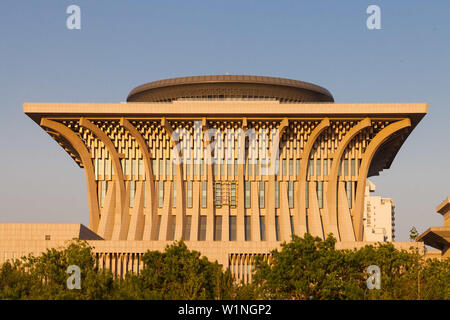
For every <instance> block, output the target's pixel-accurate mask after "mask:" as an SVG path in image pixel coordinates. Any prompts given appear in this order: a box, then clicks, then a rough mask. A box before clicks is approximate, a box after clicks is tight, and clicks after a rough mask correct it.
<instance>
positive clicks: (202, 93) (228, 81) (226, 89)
mask: <svg viewBox="0 0 450 320" xmlns="http://www.w3.org/2000/svg"><path fill="white" fill-rule="evenodd" d="M208 98H211V99H224V98H236V99H274V100H278V101H280V102H334V99H333V96H332V95H331V93H330V92H329V91H328V90H327V89H325V88H322V87H319V86H317V85H315V84H312V83H308V82H303V81H298V80H291V79H284V78H274V77H262V76H248V75H210V76H194V77H182V78H172V79H165V80H159V81H154V82H149V83H146V84H143V85H141V86H139V87H136V88H134V89H133V90H131V92H130V93H129V94H128V97H127V102H170V101H174V100H178V99H208Z"/></svg>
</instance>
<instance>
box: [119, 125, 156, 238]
mask: <svg viewBox="0 0 450 320" xmlns="http://www.w3.org/2000/svg"><path fill="white" fill-rule="evenodd" d="M120 125H121V126H122V127H124V128H125V129H126V130H127V131H128V132H129V133H130V135H131V136H132V137H133V138H134V139H135V140H136V143H137V144H138V146H139V150H141V153H142V156H143V158H144V168H145V191H146V192H148V195H147V198H146V200H147V201H146V203H145V207H146V208H147V210H148V213H149V214H148V215H146V216H145V220H144V223H145V224H146V225H148V226H149V228H148V230H154V228H152V227H151V226H152V225H153V224H155V223H156V216H155V213H156V210H155V209H156V208H155V202H154V200H155V199H156V195H155V184H154V181H155V177H154V175H153V169H152V166H151V159H152V154H151V153H150V151H149V149H148V145H147V142H146V141H145V139H144V137H143V136H142V135H141V134H140V132H139V131H138V130H137V129H136V127H135V126H133V125H132V124H131V123H130V122H129V121H128V120H126V119H125V118H120ZM144 210H145V209H144ZM144 210H142V211H138V212H137V215H138V217H137V220H139V221H140V218H141V215H143V214H144V212H143V211H144ZM136 227H137V229H136V232H137V233H141V232H140V230H141V229H143V228H144V226H143V225H142V226H140V225H137V226H136ZM131 236H132V238H136V237H135V236H134V235H131ZM147 237H148V239H145V240H151V239H153V237H154V235H152V234H150V235H147ZM128 238H130V235H128ZM136 240H142V239H136Z"/></svg>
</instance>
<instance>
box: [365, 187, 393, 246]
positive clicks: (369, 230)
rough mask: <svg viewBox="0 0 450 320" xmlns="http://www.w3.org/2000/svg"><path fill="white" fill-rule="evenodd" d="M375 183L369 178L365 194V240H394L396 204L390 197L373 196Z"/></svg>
mask: <svg viewBox="0 0 450 320" xmlns="http://www.w3.org/2000/svg"><path fill="white" fill-rule="evenodd" d="M374 191H375V185H374V184H373V183H372V182H370V181H369V180H367V184H366V191H365V196H364V238H365V239H364V240H365V241H377V242H385V241H394V240H395V235H394V233H395V216H394V214H395V212H394V209H395V206H394V201H393V200H392V199H389V198H382V197H379V196H371V195H370V193H371V192H374Z"/></svg>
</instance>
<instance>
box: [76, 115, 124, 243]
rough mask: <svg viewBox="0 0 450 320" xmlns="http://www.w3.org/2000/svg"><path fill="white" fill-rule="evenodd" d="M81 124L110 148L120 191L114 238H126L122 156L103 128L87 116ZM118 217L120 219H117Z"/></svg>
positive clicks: (117, 201) (116, 203)
mask: <svg viewBox="0 0 450 320" xmlns="http://www.w3.org/2000/svg"><path fill="white" fill-rule="evenodd" d="M80 126H82V127H84V128H86V129H88V130H90V131H91V132H92V133H93V134H94V135H95V136H96V137H97V138H98V139H99V140H101V141H102V142H103V144H104V145H105V147H106V148H107V149H108V151H109V154H110V156H111V158H112V163H113V166H114V177H115V180H116V188H117V189H116V190H117V191H116V192H118V197H116V201H115V208H116V209H115V212H116V213H115V218H114V228H113V234H112V240H125V239H126V237H127V232H128V225H127V223H128V217H127V216H126V215H127V214H128V212H127V211H128V210H126V209H127V206H126V205H125V201H126V191H125V179H124V176H123V171H122V165H121V163H120V157H119V154H118V153H117V150H116V148H115V147H114V144H113V143H112V141H111V139H110V138H109V137H108V136H107V135H106V133H105V132H103V130H101V129H100V128H99V127H97V126H96V125H95V124H93V123H92V122H91V121H89V120H87V119H86V118H83V117H82V118H80ZM117 218H118V219H117ZM117 220H119V221H117Z"/></svg>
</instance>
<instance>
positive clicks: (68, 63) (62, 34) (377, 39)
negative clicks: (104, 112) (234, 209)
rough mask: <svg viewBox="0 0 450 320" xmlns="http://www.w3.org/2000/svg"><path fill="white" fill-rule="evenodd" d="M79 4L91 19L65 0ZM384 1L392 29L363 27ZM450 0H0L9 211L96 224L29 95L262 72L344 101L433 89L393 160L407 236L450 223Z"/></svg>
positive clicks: (5, 214)
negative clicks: (76, 22)
mask: <svg viewBox="0 0 450 320" xmlns="http://www.w3.org/2000/svg"><path fill="white" fill-rule="evenodd" d="M71 4H76V5H79V6H80V7H81V19H82V22H81V27H82V29H81V30H68V29H67V28H66V19H67V17H68V14H66V8H67V7H68V6H69V5H71ZM370 4H376V5H379V6H380V7H381V25H382V30H372V31H371V30H368V29H367V28H366V19H367V16H368V15H367V14H366V8H367V7H368V5H370ZM449 13H450V2H449V1H447V0H442V1H412V0H410V1H376V0H373V1H363V0H354V1H349V0H348V1H336V0H330V1H298V0H297V1H261V0H259V1H256V0H254V1H245V0H241V1H206V0H205V1H137V0H135V1H94V0H89V1H87V0H86V1H76V0H73V1H62V0H54V1H17V0H16V1H12V0H11V1H10V0H2V1H1V2H0V103H1V108H2V113H1V117H0V150H1V152H2V156H1V157H0V168H1V173H2V175H1V179H0V215H1V216H0V221H2V222H10V221H17V222H30V221H34V222H81V223H84V224H86V225H87V224H88V208H87V195H86V187H85V176H84V173H83V171H82V169H80V168H79V167H78V166H77V165H76V164H75V163H74V162H73V161H72V160H71V159H70V157H69V156H68V155H67V154H66V153H65V152H64V151H63V150H62V149H61V148H60V147H59V146H58V145H57V144H56V143H55V142H54V141H52V140H51V139H50V137H49V136H48V135H47V134H46V133H45V132H44V131H43V130H42V129H40V128H39V127H38V126H37V125H36V124H35V123H34V122H33V121H32V120H31V119H29V118H28V117H27V116H25V115H24V114H23V111H22V104H23V102H120V101H124V100H125V98H126V96H127V94H128V92H129V91H130V90H131V89H132V88H133V87H135V86H137V85H139V84H142V83H144V82H148V81H153V80H158V79H163V78H169V77H175V76H188V75H202V74H225V73H227V72H228V73H229V74H257V75H267V76H278V77H287V78H292V79H298V80H303V81H308V82H313V83H316V84H318V85H321V86H324V87H326V88H327V89H329V90H330V91H331V92H332V94H333V95H334V97H335V100H336V102H339V103H346V102H427V103H429V114H428V115H427V116H426V117H425V118H424V119H423V120H422V122H421V123H420V125H419V126H418V127H417V128H416V129H415V130H414V132H413V133H412V134H411V135H410V136H409V138H408V140H407V141H406V143H405V144H404V145H403V147H402V149H401V151H400V152H399V153H398V155H397V157H396V159H395V160H394V162H393V164H392V166H391V168H390V170H385V171H384V172H382V173H381V175H380V176H379V177H376V178H374V179H372V181H373V182H374V183H375V184H376V185H377V194H378V195H382V196H385V197H392V198H393V199H394V201H395V203H396V212H397V215H396V224H397V236H398V239H399V240H407V238H408V232H409V229H410V228H411V226H413V225H414V226H416V227H417V228H418V230H419V231H420V232H422V231H424V230H425V229H426V228H428V227H430V226H438V225H442V223H443V219H442V217H441V216H440V215H438V214H436V213H435V207H436V205H437V204H439V203H440V202H441V201H442V200H443V199H444V198H445V197H447V196H449V195H450V171H449V161H450V149H449V137H450V127H449V125H448V123H449V120H450V110H449V107H448V101H449V100H450V99H449V96H450V19H449V18H448V16H449Z"/></svg>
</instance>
